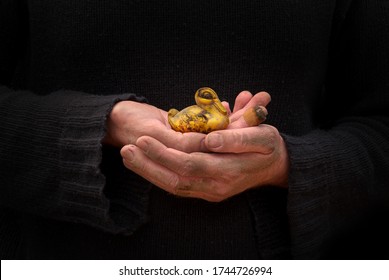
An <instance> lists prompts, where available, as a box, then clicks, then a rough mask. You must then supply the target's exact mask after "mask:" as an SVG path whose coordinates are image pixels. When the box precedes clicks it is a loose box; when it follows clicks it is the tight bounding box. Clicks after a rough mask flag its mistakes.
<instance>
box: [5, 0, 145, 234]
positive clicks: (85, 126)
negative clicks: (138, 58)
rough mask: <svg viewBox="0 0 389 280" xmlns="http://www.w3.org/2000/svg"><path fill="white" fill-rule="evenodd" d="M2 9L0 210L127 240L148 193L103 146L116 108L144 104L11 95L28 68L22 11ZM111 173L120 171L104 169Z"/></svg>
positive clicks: (81, 96) (14, 4)
mask: <svg viewBox="0 0 389 280" xmlns="http://www.w3.org/2000/svg"><path fill="white" fill-rule="evenodd" d="M0 7H1V9H0V119H1V124H0V128H1V132H0V206H1V207H4V208H8V209H10V210H11V211H18V212H21V213H27V214H33V215H38V216H41V217H42V216H44V217H47V218H52V219H58V220H64V221H70V222H78V223H83V224H87V225H91V226H94V227H96V228H100V229H102V230H105V231H109V232H123V233H127V234H130V233H132V232H133V231H134V230H135V229H136V228H137V227H138V226H139V225H140V224H142V222H143V221H144V220H145V215H146V214H145V213H146V207H147V201H148V199H147V197H148V196H147V192H148V187H147V184H144V182H143V184H142V183H136V182H139V178H134V175H133V174H132V173H131V172H129V171H128V170H124V169H123V168H120V167H121V166H122V164H121V163H122V162H121V159H120V158H118V157H117V156H116V157H115V156H112V155H119V151H118V150H114V151H112V149H109V148H107V147H103V146H102V144H101V140H102V138H103V137H104V135H105V122H106V118H107V116H108V114H109V113H110V111H111V109H112V107H113V105H114V104H115V103H116V102H119V101H121V100H133V101H138V102H145V99H144V98H143V97H139V96H136V95H134V94H122V95H112V96H97V95H91V94H87V93H83V92H77V91H68V90H60V91H57V92H53V93H51V94H48V95H44V96H43V95H40V94H39V93H37V92H31V91H28V90H26V91H22V90H13V89H11V88H13V84H14V81H13V79H14V78H13V77H14V73H15V72H16V68H18V67H27V66H22V65H21V64H23V63H21V62H20V61H22V60H23V58H22V57H21V53H24V52H25V50H24V49H23V48H24V46H26V38H27V35H28V34H27V32H26V30H27V29H28V28H26V26H27V22H25V21H26V18H27V11H26V6H25V4H22V2H20V1H13V0H8V1H1V2H0ZM19 60H20V61H19ZM23 65H24V64H23ZM18 79H20V77H19V78H18ZM107 150H108V152H107ZM113 165H115V166H118V167H119V168H112V169H113V170H114V171H112V170H111V169H109V168H106V166H113Z"/></svg>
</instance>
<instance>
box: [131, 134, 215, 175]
mask: <svg viewBox="0 0 389 280" xmlns="http://www.w3.org/2000/svg"><path fill="white" fill-rule="evenodd" d="M136 146H137V147H139V148H140V149H142V151H143V152H144V153H145V155H146V156H148V157H149V158H150V159H151V160H153V161H154V162H156V163H158V164H161V165H163V166H165V167H166V168H168V169H170V170H172V171H174V172H175V173H177V174H178V175H180V176H184V177H193V176H199V177H206V176H207V174H210V175H213V172H214V167H213V166H214V165H213V164H214V163H212V159H211V158H210V154H207V153H197V152H195V153H185V152H182V151H179V150H176V149H172V148H168V147H166V146H165V145H164V144H163V143H161V142H159V141H158V140H157V139H154V138H152V137H149V136H142V137H140V138H139V139H138V140H137V141H136Z"/></svg>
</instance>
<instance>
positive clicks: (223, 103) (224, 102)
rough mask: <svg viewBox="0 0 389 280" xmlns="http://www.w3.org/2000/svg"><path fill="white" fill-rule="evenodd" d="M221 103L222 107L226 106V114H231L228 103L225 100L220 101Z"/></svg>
mask: <svg viewBox="0 0 389 280" xmlns="http://www.w3.org/2000/svg"><path fill="white" fill-rule="evenodd" d="M222 105H223V106H224V108H226V110H227V114H228V115H231V108H230V103H228V102H227V101H222Z"/></svg>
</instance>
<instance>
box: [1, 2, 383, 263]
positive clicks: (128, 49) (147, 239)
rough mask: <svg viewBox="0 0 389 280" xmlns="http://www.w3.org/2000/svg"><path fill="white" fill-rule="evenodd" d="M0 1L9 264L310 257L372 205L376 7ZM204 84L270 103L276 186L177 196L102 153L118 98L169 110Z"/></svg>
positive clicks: (376, 145) (378, 74) (379, 145)
mask: <svg viewBox="0 0 389 280" xmlns="http://www.w3.org/2000/svg"><path fill="white" fill-rule="evenodd" d="M0 3H1V4H0V85H2V86H0V120H1V133H0V172H1V173H0V184H1V185H0V188H1V189H0V192H1V193H0V202H1V207H2V208H4V209H5V208H6V209H7V213H9V211H10V212H12V213H13V214H12V215H15V216H16V217H18V221H17V222H18V227H19V228H18V230H15V231H14V232H20V236H21V244H22V245H20V246H18V248H21V249H22V251H21V253H22V254H21V255H20V257H26V258H75V259H80V258H89V259H97V258H107V259H109V258H111V259H119V258H139V259H140V258H154V259H156V258H157V259H159V258H160V259H163V258H170V259H178V258H209V259H211V258H217V259H224V258H229V259H231V258H236V259H244V258H266V259H271V258H320V257H323V256H324V257H326V256H332V255H331V253H332V252H333V250H335V249H334V248H335V246H329V245H333V244H336V242H334V240H336V237H338V236H339V233H342V232H344V230H346V232H347V230H350V229H353V225H354V224H355V223H356V222H358V221H359V217H361V216H363V215H365V214H366V213H367V212H368V211H370V210H372V209H375V207H373V206H374V205H375V204H378V203H380V202H383V203H385V202H386V200H385V199H386V198H387V196H388V193H389V183H388V181H389V180H388V179H389V175H388V174H389V114H388V112H389V81H388V78H389V55H388V53H389V52H388V50H389V2H388V1H379V0H338V1H336V0H299V1H298V0H289V1H274V0H260V1H248V0H239V1H238V0H237V1H234V0H232V1H219V0H215V1H212V0H211V1H181V0H174V1H142V0H139V1H128V0H115V1H112V0H110V1H76V0H68V1H57V0H52V1H28V0H25V1H22V0H20V1H17V0H14V1H13V0H8V1H1V2H0ZM202 86H209V87H212V88H213V89H215V90H216V92H218V94H219V96H220V97H221V99H223V100H228V101H230V103H233V101H234V99H235V97H236V95H237V94H238V93H239V92H240V91H242V90H245V89H247V90H250V91H251V92H253V93H256V92H258V91H260V90H266V91H268V92H269V93H270V94H271V96H272V102H271V104H270V105H269V107H268V111H269V119H268V120H267V123H268V124H271V125H274V126H275V127H277V128H278V129H279V131H280V132H281V133H282V136H283V137H284V139H285V142H286V144H287V149H288V154H289V158H290V174H289V186H288V189H287V190H282V189H280V188H278V187H277V186H268V187H263V188H259V189H255V190H250V191H247V192H245V193H243V194H240V195H238V196H236V197H233V198H231V199H229V200H227V201H224V202H221V203H209V202H205V201H202V200H198V199H184V198H177V197H175V196H173V195H169V194H167V193H165V192H164V191H162V190H159V189H158V188H156V187H155V186H152V185H151V184H150V183H148V182H146V181H145V180H143V179H141V178H140V177H138V176H137V175H135V174H133V173H132V172H130V171H128V170H127V169H125V168H124V167H123V165H122V161H121V157H120V155H119V151H118V150H117V149H114V148H110V147H103V146H102V145H101V140H102V138H103V137H104V133H105V131H104V125H105V121H106V118H107V115H108V114H109V112H110V110H111V108H112V106H113V105H114V104H115V103H116V102H118V101H120V100H135V101H139V102H149V103H150V104H152V105H154V106H156V107H159V108H161V109H164V110H168V109H169V108H171V107H175V108H183V107H185V106H188V105H192V104H193V94H194V92H195V91H196V90H197V89H198V88H199V87H202ZM146 100H147V101H146ZM15 216H13V217H15ZM385 219H386V220H389V219H387V217H385ZM8 220H9V218H8ZM4 221H7V219H5V220H4ZM384 221H385V220H384ZM3 225H4V224H3ZM11 226H15V225H14V223H12V225H10V227H11ZM2 228H6V227H5V226H3V227H2ZM1 232H2V233H3V232H4V234H3V235H4V237H3V238H7V236H6V233H7V232H13V231H12V230H9V231H7V230H4V231H1ZM14 240H15V236H13V237H12V241H14ZM0 245H1V244H0ZM380 245H382V244H380ZM7 248H8V247H7ZM326 248H327V249H328V248H330V254H329V255H326V254H328V251H327V250H325V249H326ZM0 249H1V248H0Z"/></svg>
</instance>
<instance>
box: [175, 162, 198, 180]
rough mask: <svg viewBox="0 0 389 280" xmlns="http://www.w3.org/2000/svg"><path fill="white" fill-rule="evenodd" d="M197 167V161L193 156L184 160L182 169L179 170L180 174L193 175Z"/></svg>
mask: <svg viewBox="0 0 389 280" xmlns="http://www.w3.org/2000/svg"><path fill="white" fill-rule="evenodd" d="M196 169H197V163H195V162H194V161H193V159H192V158H191V157H189V158H187V159H185V160H184V162H183V164H182V166H181V169H180V170H179V174H180V175H181V176H185V177H187V176H191V175H193V174H194V173H195V171H196Z"/></svg>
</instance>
